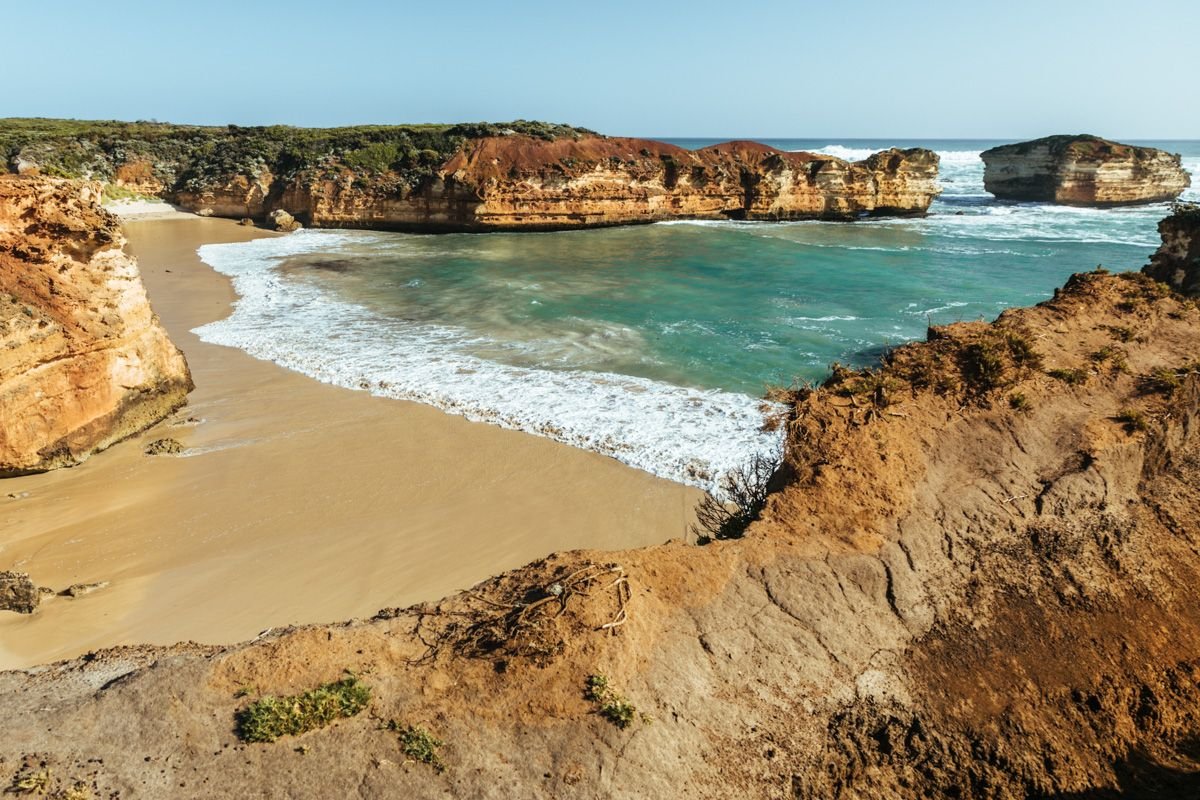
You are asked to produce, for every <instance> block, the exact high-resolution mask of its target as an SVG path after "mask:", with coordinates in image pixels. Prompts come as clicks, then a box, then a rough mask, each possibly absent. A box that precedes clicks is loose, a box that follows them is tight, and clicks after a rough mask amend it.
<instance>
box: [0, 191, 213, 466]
mask: <svg viewBox="0 0 1200 800" xmlns="http://www.w3.org/2000/svg"><path fill="white" fill-rule="evenodd" d="M124 243H125V238H124V236H122V234H121V228H120V223H119V221H118V220H117V218H116V217H114V216H112V215H111V214H109V213H108V212H107V211H105V210H104V209H103V208H101V206H100V191H99V186H97V185H96V184H93V183H85V182H82V181H66V180H56V179H50V178H34V177H0V477H3V476H8V475H20V474H23V473H27V472H40V471H44V470H48V469H53V468H56V467H64V466H70V465H73V464H77V463H79V462H80V461H82V460H83V459H85V458H87V457H88V455H90V454H91V453H94V452H96V451H98V450H102V449H104V448H106V447H108V446H109V445H111V444H113V443H115V442H118V441H121V440H122V439H125V438H127V437H129V436H132V435H133V434H135V433H138V432H139V431H142V430H145V429H146V428H148V427H149V426H151V425H153V424H154V423H155V422H158V421H159V420H160V419H162V418H163V417H165V416H167V415H168V414H170V413H171V412H173V411H174V410H175V409H177V408H179V407H180V406H181V405H183V404H184V403H185V402H186V400H187V393H188V392H189V391H191V389H192V380H191V375H190V374H189V372H188V367H187V363H186V362H185V361H184V358H183V354H182V353H180V352H179V350H178V348H176V347H175V345H174V344H172V342H171V340H170V339H169V338H168V337H167V333H166V331H165V330H163V327H162V325H160V324H159V321H158V317H157V316H155V314H154V311H153V310H152V309H151V308H150V303H149V301H148V299H147V298H146V291H145V289H144V288H143V286H142V281H141V276H140V275H139V273H138V268H137V264H136V262H135V261H134V260H133V259H132V258H130V257H129V256H128V255H126V254H125V253H124V252H123V251H122V249H121V248H122V246H123V245H124Z"/></svg>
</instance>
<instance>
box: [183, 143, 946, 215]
mask: <svg viewBox="0 0 1200 800" xmlns="http://www.w3.org/2000/svg"><path fill="white" fill-rule="evenodd" d="M937 172H938V157H937V154H936V153H933V152H932V151H929V150H921V149H911V150H896V149H893V150H887V151H884V152H881V153H876V154H875V155H873V156H871V157H870V158H868V159H866V160H864V161H859V162H853V163H851V162H847V161H843V160H842V159H839V158H834V157H832V156H821V155H813V154H810V153H790V152H783V151H780V150H776V149H775V148H773V147H768V146H766V145H763V144H759V143H757V142H728V143H725V144H721V145H714V146H712V147H706V148H703V149H701V150H696V151H690V150H685V149H684V148H681V147H676V146H674V145H670V144H665V143H663V142H655V141H650V140H645V139H623V138H615V137H599V136H589V137H582V138H571V137H560V138H558V139H555V140H553V141H546V140H544V139H539V138H535V137H530V136H520V135H510V136H502V137H499V136H497V137H486V138H482V139H478V140H474V141H471V142H468V143H467V145H466V146H465V147H464V148H463V149H462V150H460V151H459V152H458V153H457V154H455V155H454V156H453V157H451V158H450V159H449V160H448V161H447V162H445V163H444V164H443V165H441V167H440V168H439V169H438V172H437V175H436V176H435V177H434V179H432V180H430V181H427V182H425V183H424V184H423V185H421V186H418V187H416V188H414V189H412V190H404V189H402V190H400V191H399V192H397V188H396V185H395V182H394V181H392V180H388V179H386V178H383V179H378V180H371V179H369V178H366V179H364V177H363V176H362V175H359V174H357V173H355V172H354V171H353V170H350V169H348V168H343V169H342V170H341V171H340V172H338V173H336V174H332V175H330V174H326V175H324V176H321V177H317V176H311V175H307V176H301V177H300V178H298V179H296V180H293V181H291V182H290V183H289V184H288V185H287V186H286V187H285V188H284V190H283V192H282V194H281V195H280V197H279V200H278V203H279V205H280V207H282V208H286V209H287V210H288V211H289V212H291V213H292V214H295V215H296V217H297V218H299V219H301V220H304V221H306V222H307V223H308V224H311V225H315V226H318V227H385V228H399V229H413V230H470V231H488V230H492V231H495V230H561V229H567V228H583V227H598V226H605V225H623V224H630V223H645V222H656V221H661V220H672V219H739V220H796V219H837V220H850V219H856V218H858V217H861V216H884V215H888V216H895V215H901V216H902V215H911V214H922V213H924V212H925V211H926V210H928V208H929V204H930V203H931V202H932V201H933V199H934V197H936V196H937V194H938V192H939V188H938V185H937ZM263 183H270V181H269V180H265V179H264V178H263V177H261V176H260V178H259V181H258V184H257V185H262V184H263ZM238 191H239V192H240V191H242V186H241V184H240V183H239V184H238ZM177 200H178V202H180V203H181V204H182V205H184V206H186V207H195V206H196V205H197V200H196V199H195V198H193V197H191V196H189V195H178V196H177ZM225 205H226V204H224V203H218V204H216V205H214V206H213V208H214V210H216V213H221V211H220V210H218V209H221V208H223V207H224V206H225ZM266 207H269V206H264V208H266Z"/></svg>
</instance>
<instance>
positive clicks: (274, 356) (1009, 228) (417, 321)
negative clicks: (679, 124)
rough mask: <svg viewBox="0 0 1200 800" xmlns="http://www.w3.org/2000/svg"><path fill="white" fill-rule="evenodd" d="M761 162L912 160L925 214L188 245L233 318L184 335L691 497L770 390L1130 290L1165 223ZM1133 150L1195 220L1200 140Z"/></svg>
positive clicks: (953, 180)
mask: <svg viewBox="0 0 1200 800" xmlns="http://www.w3.org/2000/svg"><path fill="white" fill-rule="evenodd" d="M667 141H672V142H674V143H676V144H679V145H681V146H684V147H689V148H695V147H702V146H705V145H708V144H713V143H715V142H717V141H719V140H716V139H668V140H667ZM760 141H764V142H766V143H768V144H771V145H774V146H775V147H778V148H780V149H783V150H807V151H810V152H815V153H827V154H830V155H834V156H838V157H841V158H846V159H850V160H858V159H862V158H865V157H866V156H867V155H869V154H871V153H873V152H876V151H878V150H882V149H886V148H887V147H892V146H897V147H928V148H930V149H933V150H936V151H937V152H938V154H939V155H940V156H941V181H942V185H943V188H944V192H943V194H942V196H941V197H940V198H939V199H938V200H936V201H935V202H934V204H933V206H932V208H931V209H930V214H929V216H927V217H925V218H921V219H902V220H887V219H882V220H869V221H863V222H856V223H837V222H785V223H768V222H672V223H659V224H655V225H648V226H635V227H627V228H607V229H602V230H588V231H570V232H563V233H515V234H508V233H491V234H485V235H478V234H454V235H437V236H420V235H409V234H398V233H377V232H367V231H321V230H305V231H301V232H299V233H297V234H293V235H291V236H285V237H278V238H270V239H260V240H257V241H253V242H246V243H234V244H215V245H206V246H204V247H202V248H201V249H200V257H201V258H202V259H203V260H204V261H205V262H207V263H208V264H210V265H211V266H212V267H213V268H215V269H216V270H218V271H219V272H222V273H224V274H226V275H229V276H230V277H231V278H233V280H234V285H235V287H236V289H237V292H238V294H239V295H240V299H239V300H238V302H237V304H236V307H235V310H234V312H233V314H232V315H231V316H230V317H229V318H227V319H224V320H221V321H219V322H214V323H212V324H209V325H205V326H203V327H202V328H199V329H197V333H199V335H200V336H201V338H203V339H204V340H205V341H208V342H213V343H217V344H224V345H229V346H232V347H238V348H241V349H243V350H245V351H247V352H248V353H250V354H252V355H254V356H256V357H258V358H262V359H267V360H270V361H274V362H276V363H279V364H282V365H283V366H286V367H289V368H291V369H295V370H297V371H299V372H302V373H304V374H306V375H310V376H311V377H313V378H316V379H318V380H321V381H325V382H328V383H333V384H337V385H340V386H346V387H350V388H358V389H363V390H366V391H370V392H372V393H374V394H378V395H384V396H388V397H395V398H402V399H408V400H415V401H418V402H423V403H429V404H432V405H435V406H438V407H439V408H442V409H445V410H446V411H449V412H451V413H456V414H462V415H464V416H467V417H469V418H471V419H476V420H481V421H487V422H491V423H494V424H498V425H503V426H505V427H509V428H515V429H518V430H524V431H529V432H531V433H536V434H540V435H544V436H549V437H551V438H554V439H557V440H559V441H563V442H566V443H568V444H572V445H575V446H578V447H583V448H587V449H591V450H595V451H597V452H600V453H604V454H607V455H611V456H613V457H614V458H617V459H619V460H621V461H624V462H625V463H628V464H630V465H632V466H635V467H639V468H641V469H645V470H647V471H649V472H653V473H655V474H658V475H661V476H663V477H666V478H670V479H672V480H678V481H682V482H685V483H691V484H694V485H698V486H702V487H705V488H711V487H713V486H714V485H715V484H716V482H717V481H718V480H719V478H720V476H721V475H722V474H723V473H724V472H726V471H727V470H729V469H731V468H733V467H735V466H737V465H739V464H742V463H744V462H745V461H746V460H747V459H748V458H749V457H750V456H751V455H752V454H753V453H755V452H759V451H772V450H777V449H778V448H779V447H780V439H779V435H778V434H773V433H766V432H763V431H762V429H761V428H762V407H763V402H762V400H761V399H760V398H761V397H762V395H763V392H764V390H765V388H766V387H767V386H768V385H771V384H784V385H786V384H790V383H792V382H793V381H794V380H819V379H820V378H822V377H823V376H824V375H825V374H826V373H827V370H828V365H829V364H830V363H831V362H833V361H840V362H842V363H848V364H853V365H867V364H871V363H875V362H877V360H878V358H879V356H880V354H881V352H882V351H883V349H884V348H886V347H887V346H889V345H895V344H899V343H902V342H905V341H909V340H912V339H917V338H921V337H923V336H924V333H925V328H926V325H927V324H929V323H931V322H932V323H934V324H941V323H947V322H953V321H956V320H972V319H992V318H993V317H995V316H996V315H997V314H998V313H999V312H1000V311H1001V310H1003V309H1004V308H1006V307H1008V306H1014V305H1016V306H1021V305H1029V304H1033V303H1037V302H1040V301H1042V300H1044V299H1046V298H1047V297H1049V296H1050V295H1051V294H1052V293H1053V290H1054V288H1055V287H1057V286H1059V285H1061V284H1062V283H1063V281H1064V280H1065V279H1066V277H1067V276H1068V275H1070V274H1071V273H1073V272H1080V271H1085V270H1090V269H1094V268H1095V267H1096V266H1097V265H1103V266H1105V267H1108V268H1109V269H1112V270H1114V271H1118V270H1133V269H1139V268H1140V267H1141V266H1142V265H1143V264H1145V263H1146V261H1147V259H1148V258H1149V256H1150V254H1151V253H1152V252H1153V251H1154V249H1155V247H1156V246H1157V245H1158V241H1159V240H1158V234H1157V231H1156V228H1155V226H1156V224H1157V222H1158V220H1159V219H1161V218H1162V217H1163V216H1165V215H1166V214H1167V212H1168V206H1167V205H1166V204H1158V205H1149V206H1138V207H1132V208H1119V209H1078V208H1067V207H1063V206H1053V205H1044V204H1015V203H1004V202H999V201H996V200H995V199H994V198H992V196H991V195H989V194H988V193H986V192H985V191H984V190H983V162H982V161H980V159H979V153H980V152H981V151H982V150H985V149H987V148H989V147H992V146H995V145H997V144H1002V143H1004V142H1002V141H981V140H893V139H871V140H859V139H853V140H847V139H842V140H835V139H762V140H760ZM1138 144H1148V145H1151V146H1154V147H1160V148H1163V149H1165V150H1169V151H1171V152H1175V153H1181V154H1182V155H1183V160H1184V165H1185V166H1186V167H1187V168H1188V169H1189V171H1190V172H1191V173H1192V176H1193V177H1192V183H1193V186H1192V188H1191V189H1189V190H1188V192H1187V193H1185V195H1184V197H1183V199H1185V200H1194V201H1200V141H1146V142H1138ZM958 212H961V213H958ZM331 267H332V268H331Z"/></svg>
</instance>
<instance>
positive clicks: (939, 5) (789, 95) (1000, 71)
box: [0, 0, 1200, 138]
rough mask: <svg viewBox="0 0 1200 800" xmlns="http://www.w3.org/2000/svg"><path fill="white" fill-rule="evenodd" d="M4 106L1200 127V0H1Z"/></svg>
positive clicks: (729, 132)
mask: <svg viewBox="0 0 1200 800" xmlns="http://www.w3.org/2000/svg"><path fill="white" fill-rule="evenodd" d="M0 19H2V20H3V26H4V28H5V30H6V35H5V37H4V52H3V55H2V56H0V58H2V63H3V72H4V73H5V77H6V80H5V81H4V83H5V88H4V92H3V93H2V94H0V116H52V117H76V118H102V119H159V120H169V121H173V122H193V123H212V124H222V123H227V122H235V123H239V124H246V125H249V124H265V123H287V124H294V125H341V124H352V123H367V122H376V123H392V122H450V121H465V120H497V121H499V120H509V119H515V118H525V119H544V120H549V121H554V122H570V123H574V124H578V125H584V126H587V127H590V128H595V129H597V130H600V131H602V132H605V133H611V134H627V135H646V136H759V137H772V136H774V137H783V136H794V137H809V136H813V137H815V136H836V137H947V138H950V137H979V138H991V137H1001V138H1008V137H1021V138H1025V137H1032V136H1037V135H1042V134H1047V133H1059V132H1061V133H1074V132H1082V131H1087V132H1092V133H1098V134H1101V135H1105V136H1110V137H1114V138H1200V88H1198V83H1197V80H1198V79H1197V76H1198V75H1200V53H1198V51H1197V47H1196V46H1197V40H1198V39H1200V0H1142V1H1141V2H1137V3H1134V2H1130V0H1121V1H1118V0H1091V1H1090V2H1083V1H1082V0H1035V1H1030V0H1005V1H1004V2H995V1H993V0H954V1H953V2H950V1H949V0H946V1H944V2H943V0H929V1H928V2H875V1H874V0H860V1H859V2H852V3H848V2H832V1H829V2H822V3H815V2H804V0H790V2H740V3H739V2H730V1H729V0H723V2H709V0H688V2H653V0H642V1H641V2H626V0H608V1H607V2H590V3H578V2H570V0H559V1H558V2H526V1H523V0H508V1H507V2H505V1H504V0H495V1H494V2H476V1H475V0H453V1H452V2H422V3H408V2H366V1H365V0H342V2H337V0H329V2H310V1H309V0H293V1H292V2H270V3H266V2H256V1H255V0H241V1H240V2H226V0H196V1H195V2H179V1H178V0H157V2H144V0H115V2H96V0H40V2H32V1H31V0H0Z"/></svg>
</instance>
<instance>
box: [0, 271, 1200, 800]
mask: <svg viewBox="0 0 1200 800" xmlns="http://www.w3.org/2000/svg"><path fill="white" fill-rule="evenodd" d="M1198 363H1200V308H1198V307H1197V304H1196V303H1195V302H1194V301H1192V300H1188V299H1185V298H1182V297H1180V296H1178V295H1175V294H1173V293H1172V292H1171V291H1170V290H1169V289H1168V288H1167V287H1165V286H1164V285H1163V284H1161V283H1158V282H1156V281H1153V280H1151V279H1150V278H1148V277H1146V276H1143V275H1136V274H1127V275H1109V274H1106V273H1089V274H1085V275H1079V276H1076V277H1074V278H1072V279H1071V281H1070V282H1069V283H1068V284H1067V285H1066V286H1065V287H1064V288H1063V289H1062V290H1060V291H1059V292H1058V293H1057V294H1056V296H1055V298H1054V299H1053V300H1050V301H1048V302H1046V303H1043V304H1042V305H1040V306H1038V307H1035V308H1031V309H1018V310H1012V311H1008V312H1006V313H1005V314H1003V315H1002V316H1001V317H1000V318H999V319H998V320H997V321H996V322H995V323H993V324H990V325H989V324H985V323H960V324H956V325H952V326H948V327H945V328H937V329H934V330H933V331H931V337H930V341H929V342H927V343H921V344H914V345H908V346H905V347H902V348H899V349H898V350H896V351H894V352H893V353H892V355H891V356H890V357H889V359H888V361H887V363H886V365H885V366H884V367H883V368H882V369H881V370H879V371H875V372H849V371H839V372H837V373H836V374H835V375H834V376H833V377H832V378H831V379H830V381H829V382H828V383H827V384H826V385H825V386H823V387H821V388H820V389H817V390H815V391H801V392H797V393H796V394H795V395H794V397H793V398H792V401H791V402H792V413H791V416H790V419H789V420H788V421H787V434H788V438H787V442H788V444H787V459H786V463H785V467H784V469H783V471H782V472H781V473H780V474H779V476H778V484H779V486H778V491H776V492H775V494H774V495H773V496H772V497H771V498H770V500H769V502H768V504H767V507H766V509H765V510H764V512H763V514H762V518H761V519H760V520H759V521H758V522H757V523H755V524H754V525H753V526H752V527H751V528H750V529H749V531H748V532H747V534H746V536H745V537H744V538H742V539H737V540H732V541H722V542H715V543H712V544H710V545H708V546H704V547H700V546H696V545H691V544H685V543H681V542H673V543H668V544H666V545H663V546H660V547H654V548H648V549H644V550H637V551H627V552H619V553H598V552H574V553H566V554H561V555H556V556H552V557H550V558H549V559H547V560H546V561H543V562H538V563H535V564H532V565H529V566H528V567H525V568H523V569H520V570H516V571H513V572H510V573H507V574H505V575H502V576H498V577H497V578H495V579H493V580H490V581H486V582H484V583H482V584H480V585H478V586H476V587H474V588H473V589H472V590H471V591H469V592H464V593H461V594H458V595H455V596H453V597H450V598H447V599H446V600H444V601H442V602H440V603H433V604H426V605H422V606H418V607H414V608H410V609H405V610H398V609H389V610H386V611H384V612H381V613H380V614H379V615H378V616H377V618H375V619H374V620H371V621H367V622H353V623H347V624H345V625H335V626H310V627H303V628H296V629H291V630H287V631H275V632H272V633H271V634H269V635H266V636H264V637H261V638H260V639H259V640H257V641H255V642H253V643H248V644H244V645H238V646H233V647H211V648H204V647H199V646H195V645H183V646H179V647H176V648H124V649H116V650H111V651H106V652H103V653H96V654H90V655H89V656H88V657H87V658H85V659H80V660H77V661H73V662H69V663H64V664H60V665H56V666H53V667H50V668H46V669H41V670H32V671H28V672H14V673H5V674H0V709H2V710H0V715H2V717H3V729H4V730H5V733H6V735H5V736H4V737H0V780H2V779H3V778H4V777H5V775H4V771H5V770H7V771H8V772H9V773H11V774H25V772H23V771H24V770H35V769H37V768H39V767H38V766H37V765H39V764H43V765H45V768H47V769H50V770H51V771H52V773H53V775H54V776H55V777H54V780H56V781H61V782H64V783H65V784H66V785H69V782H70V781H72V780H84V781H87V782H88V783H89V784H90V785H92V786H94V788H95V792H96V793H97V794H104V795H107V794H109V793H111V792H117V793H121V794H122V796H124V795H151V796H153V795H167V794H169V795H172V796H194V797H201V796H212V795H256V796H257V795H262V794H267V795H271V796H281V797H283V796H287V797H326V796H340V795H343V794H345V793H346V791H347V787H354V789H353V791H354V792H356V793H357V794H360V795H362V796H372V797H374V796H392V795H405V796H434V795H441V794H446V795H449V796H457V797H512V796H521V797H546V798H551V797H553V798H572V797H574V798H602V797H614V796H621V797H713V798H715V797H731V796H737V797H779V798H793V799H794V798H805V799H810V798H811V799H812V800H816V798H864V800H865V798H879V797H895V798H924V797H940V796H954V797H960V798H1002V797H1003V798H1009V797H1029V798H1033V797H1037V798H1064V800H1065V798H1078V797H1107V796H1116V793H1117V792H1125V793H1133V794H1132V795H1131V796H1163V797H1180V796H1194V794H1195V793H1196V791H1197V788H1198V787H1200V761H1198V759H1197V755H1196V750H1195V744H1194V743H1195V742H1196V741H1197V739H1198V737H1200V595H1198V594H1197V592H1196V591H1195V590H1194V587H1195V586H1196V585H1197V581H1198V580H1200V374H1197V370H1198V367H1197V364H1198ZM344 670H352V671H354V672H355V673H356V674H358V675H359V676H361V678H362V680H363V681H364V682H365V683H367V684H368V685H369V686H370V687H371V690H372V693H373V694H372V701H371V706H370V709H369V710H368V711H366V712H364V713H362V714H360V715H359V716H357V717H354V718H352V719H347V720H341V721H339V722H338V723H337V724H335V725H333V726H331V727H328V728H325V729H323V730H320V731H317V732H313V733H309V734H306V735H304V736H303V737H300V738H290V737H288V738H284V739H281V740H279V741H277V742H274V743H272V744H254V745H245V744H241V743H239V742H238V740H237V739H236V737H235V733H234V731H235V725H234V715H235V712H236V711H237V710H238V709H239V708H242V707H244V706H245V705H246V704H247V703H248V702H249V701H250V699H248V698H244V697H242V694H244V692H245V688H244V687H248V686H252V687H257V688H255V689H253V690H251V694H252V695H253V694H254V693H255V692H258V693H262V694H275V695H278V694H281V693H296V692H299V691H303V690H306V689H309V688H312V687H313V686H315V685H317V684H319V683H323V682H327V681H332V680H336V679H338V678H340V677H341V676H342V675H343V674H344V672H343V671H344ZM593 674H603V675H605V676H606V677H607V679H608V683H609V685H610V687H612V688H613V689H614V690H615V691H616V692H618V693H619V694H620V695H622V696H624V698H626V699H627V700H628V701H629V702H630V703H631V704H632V705H633V706H636V712H635V713H632V714H630V715H629V717H630V718H629V725H628V727H618V726H616V725H614V724H612V723H611V722H610V721H609V720H607V719H606V718H605V717H604V716H603V715H601V714H599V713H597V710H598V709H597V704H596V703H595V702H593V701H592V700H589V698H588V697H587V694H586V691H585V690H586V685H587V681H588V676H589V675H593ZM480 698H486V702H480ZM643 714H644V715H645V716H644V717H643V716H642V715H643ZM387 720H395V721H396V726H393V729H389V726H388V725H386V724H384V723H385V722H386V721H387ZM407 725H420V726H423V727H425V728H427V729H428V730H429V731H430V732H431V733H432V734H433V735H434V736H436V737H437V738H438V739H441V740H442V741H444V742H445V743H446V744H445V747H444V748H443V749H442V751H441V759H442V760H443V761H444V762H445V765H446V770H445V771H444V772H437V771H435V770H433V769H431V768H430V767H428V766H427V765H425V764H421V763H418V762H417V761H414V760H413V759H412V758H411V757H410V756H409V755H406V754H405V752H404V751H403V750H402V748H401V743H400V741H399V738H398V736H397V733H396V732H395V730H394V728H395V727H399V728H401V729H402V728H403V727H404V726H407ZM99 730H103V731H104V734H103V735H100V734H98V733H97V731H99ZM28 765H32V766H28ZM1155 792H1158V793H1159V794H1158V795H1156V794H1155ZM1187 792H1191V794H1187Z"/></svg>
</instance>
